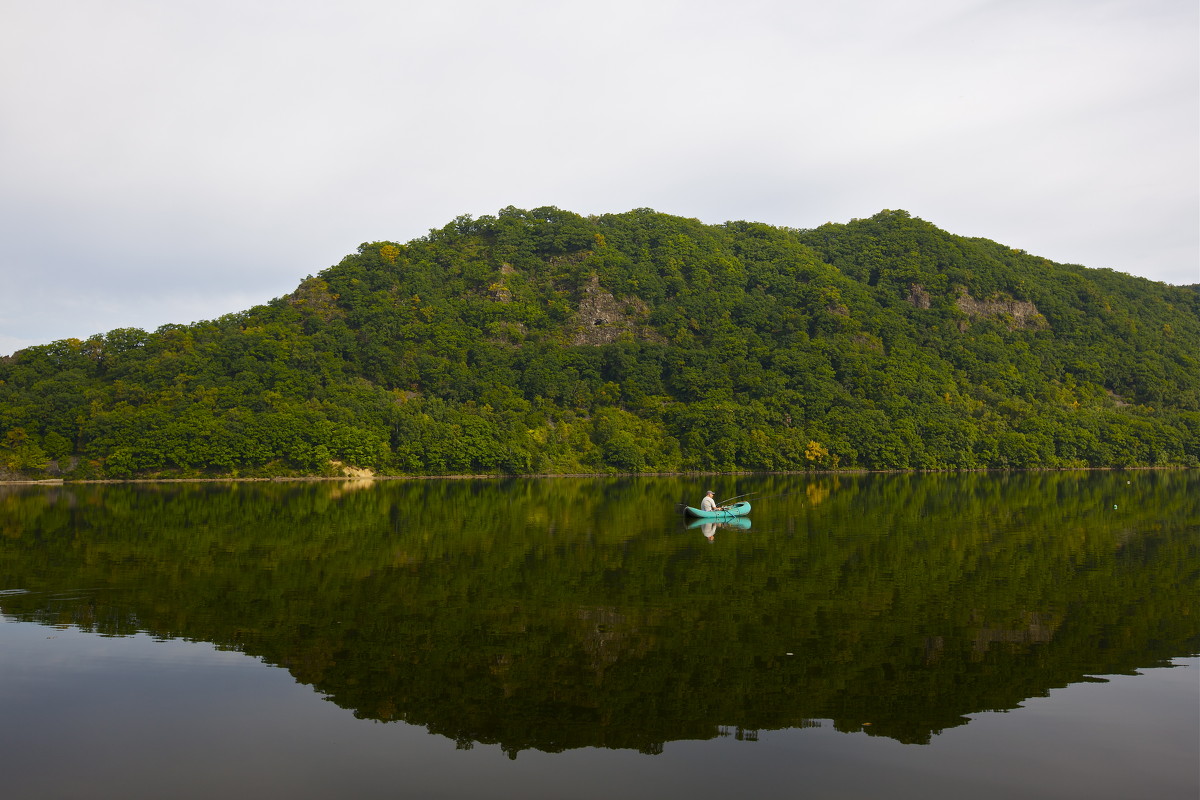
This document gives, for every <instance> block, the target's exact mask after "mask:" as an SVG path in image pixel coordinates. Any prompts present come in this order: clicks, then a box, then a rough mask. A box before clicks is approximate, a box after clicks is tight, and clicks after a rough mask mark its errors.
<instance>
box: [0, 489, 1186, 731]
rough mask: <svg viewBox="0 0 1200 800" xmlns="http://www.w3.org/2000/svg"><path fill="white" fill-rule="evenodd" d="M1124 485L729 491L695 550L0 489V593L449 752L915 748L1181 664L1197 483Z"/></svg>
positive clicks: (363, 513) (483, 513) (458, 500)
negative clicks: (735, 501) (819, 729)
mask: <svg viewBox="0 0 1200 800" xmlns="http://www.w3.org/2000/svg"><path fill="white" fill-rule="evenodd" d="M1129 478H1130V476H1129V475H1128V474H1113V473H1091V474H1062V473H1035V474H1020V475H1008V476H994V475H955V476H931V475H922V476H894V475H893V476H855V477H842V478H836V479H835V478H819V479H814V480H804V479H800V478H794V477H793V478H782V477H779V478H742V479H739V481H738V483H737V485H736V487H734V486H732V485H731V486H730V487H729V488H730V489H731V490H732V489H736V491H732V492H731V493H738V494H740V493H743V492H751V491H753V492H757V494H756V497H759V498H766V499H763V500H760V501H758V505H757V506H756V510H755V521H754V526H753V528H751V529H750V530H747V531H738V532H734V531H723V532H718V534H717V537H716V541H714V542H710V541H708V540H706V539H705V538H704V537H703V536H702V535H701V534H700V533H699V532H696V531H691V530H687V529H686V528H685V527H684V526H683V524H682V523H681V522H680V521H679V520H678V519H677V518H675V517H674V516H673V504H674V501H675V500H677V499H678V497H679V496H681V494H682V493H683V491H684V489H685V486H684V485H683V483H682V482H680V481H676V480H673V479H625V480H616V479H612V480H582V479H559V480H542V481H528V480H526V481H515V480H510V481H495V482H486V481H478V482H459V481H444V482H418V483H391V482H389V483H376V484H365V485H364V484H358V485H349V486H346V487H341V486H334V485H330V484H318V485H313V484H298V485H279V484H236V485H228V486H225V485H221V486H217V485H180V484H172V485H157V486H143V487H134V486H104V487H72V488H65V489H44V488H38V489H26V490H18V489H8V490H6V492H5V494H3V495H0V512H2V513H0V520H2V522H0V526H2V528H0V535H3V542H4V544H3V546H2V547H0V589H25V590H27V593H25V594H20V595H13V596H6V597H4V598H3V601H2V605H3V611H4V613H5V614H6V615H9V616H11V617H15V618H19V619H25V620H38V621H41V622H44V623H47V624H75V625H79V626H81V627H84V628H87V629H91V630H96V631H99V632H103V633H109V634H121V633H132V632H134V631H138V630H145V631H149V632H151V633H152V634H154V635H157V636H163V637H184V638H188V639H197V640H204V641H209V642H213V643H215V644H217V645H218V646H221V647H227V648H233V649H237V650H241V651H243V652H246V653H248V654H253V655H256V656H261V657H262V658H263V659H264V660H266V661H267V662H268V663H271V664H276V665H279V666H282V667H285V668H287V669H288V670H289V671H290V672H291V673H292V674H293V675H294V676H295V677H296V679H297V680H298V681H300V682H303V683H306V684H310V685H312V686H313V687H314V688H315V689H316V690H317V691H319V692H321V693H323V694H325V695H326V696H328V697H329V698H330V699H331V700H333V701H334V702H336V703H337V704H338V705H340V706H343V707H345V708H348V709H352V710H353V711H354V713H355V714H356V715H358V716H361V717H366V718H371V719H378V720H385V721H386V720H405V721H408V722H410V723H415V724H418V725H422V726H426V727H427V728H428V729H429V730H431V731H433V732H436V733H440V734H443V735H445V736H448V737H450V738H453V739H455V740H457V741H459V742H460V743H462V745H463V746H469V744H470V743H471V742H487V743H500V744H502V745H503V746H504V747H505V749H506V750H508V751H509V752H512V753H515V752H516V751H519V750H521V749H526V748H537V749H541V750H548V751H555V750H563V749H568V748H574V747H584V746H603V747H620V748H636V749H640V750H644V751H648V752H653V751H655V750H657V749H659V748H661V746H662V745H663V743H665V742H668V741H672V740H678V739H684V738H707V737H711V736H714V735H716V734H717V731H718V729H719V727H720V726H737V727H740V728H742V729H745V730H748V731H753V730H756V729H775V728H783V727H798V726H801V725H804V724H807V723H806V720H811V719H832V720H834V721H835V724H836V725H837V726H838V727H839V728H840V729H845V730H859V729H860V728H861V726H862V724H863V723H866V722H869V723H871V725H870V726H869V728H867V730H868V731H869V732H871V733H872V734H875V735H882V736H889V737H893V738H895V739H898V740H901V741H905V742H925V741H928V740H929V738H930V736H931V735H932V734H934V733H936V732H938V731H940V730H942V729H944V728H947V727H951V726H954V725H958V724H962V723H963V722H964V721H965V720H964V715H967V714H971V713H974V712H978V711H982V710H988V709H1006V708H1013V707H1015V706H1016V705H1018V704H1019V703H1020V702H1021V701H1022V700H1024V699H1026V698H1028V697H1034V696H1039V695H1042V694H1044V693H1045V692H1046V691H1048V690H1049V689H1050V688H1053V687H1057V686H1063V685H1066V684H1068V683H1071V682H1075V681H1079V680H1081V679H1085V676H1087V675H1090V674H1106V673H1107V674H1111V673H1127V672H1129V671H1131V670H1134V669H1137V668H1139V667H1145V666H1150V665H1153V664H1158V663H1162V662H1163V661H1165V660H1166V659H1170V658H1173V657H1177V656H1181V655H1187V654H1194V653H1196V652H1197V651H1198V650H1200V626H1198V625H1197V622H1196V618H1195V615H1194V609H1195V608H1196V601H1197V600H1198V599H1200V584H1198V581H1200V577H1198V576H1200V541H1198V539H1197V530H1198V529H1200V508H1198V503H1200V501H1198V500H1197V498H1200V491H1197V490H1198V489H1200V486H1198V483H1200V479H1198V478H1197V476H1196V475H1195V474H1194V473H1178V472H1177V473H1137V474H1136V477H1135V480H1134V482H1133V483H1127V480H1129ZM686 488H689V489H690V488H691V487H686ZM81 587H87V588H86V589H84V590H81ZM64 593H65V594H64ZM59 598H61V599H59Z"/></svg>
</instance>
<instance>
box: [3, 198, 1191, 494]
mask: <svg viewBox="0 0 1200 800" xmlns="http://www.w3.org/2000/svg"><path fill="white" fill-rule="evenodd" d="M1198 354H1200V294H1198V293H1197V292H1196V291H1194V290H1192V289H1187V288H1181V287H1172V286H1167V285H1164V284H1160V283H1155V282H1152V281H1148V280H1143V279H1139V278H1134V277H1130V276H1128V275H1123V274H1119V273H1116V272H1112V271H1109V270H1096V269H1088V268H1085V267H1081V266H1072V265H1063V264H1056V263H1053V262H1050V261H1047V260H1046V259H1043V258H1038V257H1036V256H1033V255H1029V254H1027V253H1025V252H1023V251H1020V250H1013V249H1010V248H1009V247H1006V246H1003V245H1000V244H997V243H995V242H992V241H988V240H986V239H974V238H964V237H960V236H954V235H951V234H949V233H946V232H944V231H941V230H939V229H938V228H936V227H934V226H933V225H931V224H929V223H927V222H924V221H922V220H920V219H916V218H914V217H911V216H910V215H909V214H907V213H905V212H903V211H884V212H881V213H880V214H877V215H876V216H874V217H871V218H870V219H864V220H855V221H852V222H850V223H848V224H844V225H842V224H829V225H824V226H821V227H819V228H816V229H814V230H791V229H785V228H777V227H772V226H769V225H763V224H758V223H750V222H730V223H726V224H724V225H704V224H701V223H700V222H698V221H696V220H692V219H683V218H679V217H672V216H668V215H665V214H659V213H655V212H653V211H650V210H647V209H639V210H635V211H631V212H628V213H624V214H610V215H603V216H598V217H582V216H579V215H577V214H573V213H570V212H566V211H562V210H559V209H556V208H540V209H535V210H532V211H525V210H521V209H516V208H507V209H504V210H503V211H501V212H500V213H499V214H498V215H496V216H494V217H493V216H485V217H482V218H479V219H473V218H471V217H465V216H464V217H460V218H458V219H456V220H454V221H453V222H451V223H450V224H449V225H447V226H446V227H444V228H442V229H441V230H435V231H431V232H430V234H429V235H428V236H425V237H423V238H421V239H417V240H414V241H412V242H409V243H407V244H400V243H395V242H373V243H370V244H364V245H361V246H360V247H359V248H358V252H357V253H355V254H353V255H350V256H347V257H346V258H345V259H343V260H342V262H341V263H340V264H338V265H336V266H334V267H330V268H329V269H327V270H325V271H323V272H321V273H320V274H319V275H316V276H310V277H308V278H306V279H305V280H303V281H302V282H301V283H300V284H299V286H298V287H297V289H296V291H295V292H293V293H292V294H290V295H289V296H287V297H282V298H278V299H275V300H272V301H271V302H269V303H267V304H265V305H262V306H256V307H254V308H251V309H249V310H247V311H244V312H240V313H236V314H230V315H227V316H224V317H221V318H220V319H216V320H212V321H205V322H200V323H196V324H193V325H166V326H163V327H161V328H159V329H158V330H157V331H155V332H153V333H148V332H145V331H142V330H138V329H134V328H124V329H118V330H114V331H111V332H109V333H108V334H106V335H98V336H94V337H92V338H90V339H88V340H86V341H79V340H74V339H68V340H64V341H59V342H55V343H53V344H50V345H45V346H39V347H31V348H28V349H26V350H22V351H20V352H18V353H15V354H14V355H12V356H10V357H8V358H4V359H0V467H4V468H7V470H8V471H9V474H14V473H16V474H24V475H30V476H44V475H47V474H51V475H52V474H65V475H66V476H67V477H74V478H92V477H132V476H140V475H169V476H200V475H230V474H236V475H242V476H252V475H264V476H265V475H289V474H290V475H296V474H318V475H319V474H341V472H342V471H343V470H346V469H348V468H354V469H361V470H372V471H374V472H375V473H376V474H454V473H513V474H522V473H542V472H547V473H570V472H605V471H619V472H642V471H674V470H715V471H731V470H804V469H846V468H868V469H962V468H984V467H989V468H1023V467H1083V466H1133V465H1157V466H1161V465H1184V466H1192V467H1194V466H1200V365H1198Z"/></svg>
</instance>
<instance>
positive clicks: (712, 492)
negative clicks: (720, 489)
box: [705, 489, 716, 494]
mask: <svg viewBox="0 0 1200 800" xmlns="http://www.w3.org/2000/svg"><path fill="white" fill-rule="evenodd" d="M705 494H716V492H714V491H713V490H712V489H709V490H708V491H707V492H705Z"/></svg>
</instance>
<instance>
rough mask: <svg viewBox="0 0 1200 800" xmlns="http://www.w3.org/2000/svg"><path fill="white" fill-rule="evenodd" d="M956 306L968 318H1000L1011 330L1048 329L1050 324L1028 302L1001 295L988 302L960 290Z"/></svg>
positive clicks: (1035, 307) (964, 290)
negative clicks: (1005, 321) (1004, 320)
mask: <svg viewBox="0 0 1200 800" xmlns="http://www.w3.org/2000/svg"><path fill="white" fill-rule="evenodd" d="M954 306H955V308H957V309H958V310H959V311H961V312H963V313H964V314H966V315H967V316H968V317H1000V318H1002V319H1006V320H1007V321H1008V327H1009V328H1010V329H1011V330H1016V329H1018V328H1048V327H1050V324H1049V323H1048V322H1047V321H1046V318H1045V317H1044V316H1042V313H1041V312H1040V311H1038V309H1037V306H1035V305H1034V304H1033V303H1031V302H1029V301H1028V300H1014V299H1013V298H1011V297H1007V296H1004V295H999V296H996V297H992V298H989V299H987V300H977V299H976V298H974V297H971V295H970V294H969V293H968V292H967V290H966V289H963V288H959V290H958V299H957V300H955V301H954Z"/></svg>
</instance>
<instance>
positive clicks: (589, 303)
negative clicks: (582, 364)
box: [571, 275, 665, 346]
mask: <svg viewBox="0 0 1200 800" xmlns="http://www.w3.org/2000/svg"><path fill="white" fill-rule="evenodd" d="M649 316H650V309H649V307H647V305H646V304H645V303H644V302H642V301H641V300H639V299H638V298H636V297H632V298H628V299H625V300H617V298H616V297H614V296H613V295H612V293H611V292H608V291H605V290H604V289H603V288H601V286H600V279H599V278H597V277H596V276H594V275H593V276H592V279H591V282H590V283H589V284H588V285H587V286H586V287H584V290H583V299H582V300H580V301H579V322H578V324H577V325H576V327H575V330H574V332H573V334H572V336H571V344H573V345H593V346H594V345H601V344H609V343H611V342H615V341H617V340H618V339H620V338H621V337H622V336H630V337H633V338H635V339H642V340H647V341H655V342H662V341H665V340H664V339H663V337H662V336H661V335H659V334H658V333H656V332H655V331H654V330H653V329H652V328H651V327H650V326H649V324H648V320H649Z"/></svg>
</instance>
